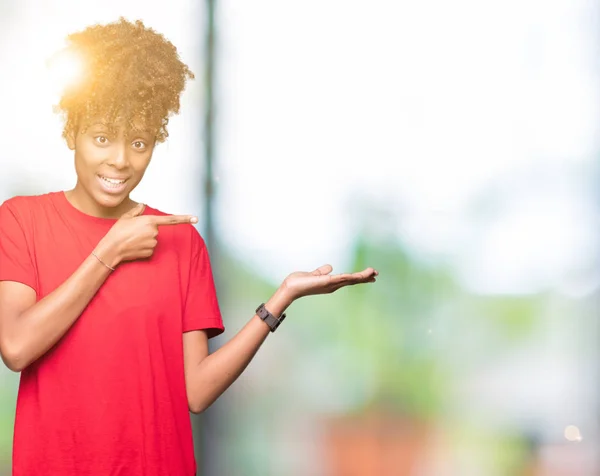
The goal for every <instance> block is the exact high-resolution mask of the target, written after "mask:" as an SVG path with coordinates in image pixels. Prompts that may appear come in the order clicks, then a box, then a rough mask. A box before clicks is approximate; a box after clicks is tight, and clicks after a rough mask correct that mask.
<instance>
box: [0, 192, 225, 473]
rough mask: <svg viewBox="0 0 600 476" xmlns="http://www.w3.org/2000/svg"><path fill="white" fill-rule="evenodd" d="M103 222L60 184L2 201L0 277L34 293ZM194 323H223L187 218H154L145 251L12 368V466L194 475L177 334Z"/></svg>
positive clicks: (41, 291)
mask: <svg viewBox="0 0 600 476" xmlns="http://www.w3.org/2000/svg"><path fill="white" fill-rule="evenodd" d="M144 214H145V215H164V213H162V212H160V211H158V210H155V209H153V208H150V207H146V209H145V211H144ZM114 223H115V220H111V219H103V218H95V217H91V216H88V215H86V214H84V213H82V212H80V211H79V210H77V209H76V208H75V207H73V206H72V205H71V204H70V203H69V201H68V200H67V199H66V196H65V194H64V193H63V192H56V193H50V194H46V195H40V196H34V197H16V198H12V199H10V200H7V201H6V202H4V204H3V205H2V206H1V207H0V230H1V233H0V281H18V282H21V283H24V284H26V285H27V286H30V287H31V288H33V289H34V290H35V291H36V293H37V299H38V300H40V299H42V298H44V297H45V296H47V295H48V294H49V293H51V292H52V291H53V290H54V289H56V288H57V287H58V286H59V285H60V284H61V283H63V282H64V281H65V280H66V279H67V278H68V277H69V276H70V275H71V274H72V273H73V272H74V271H75V270H76V269H77V267H79V265H80V264H81V263H82V262H83V261H84V260H85V259H86V257H88V256H89V255H90V253H91V251H92V250H93V249H94V248H95V246H96V245H97V243H98V242H99V241H100V239H101V238H102V237H103V236H104V235H105V234H106V233H107V232H108V230H109V229H110V227H111V226H112V225H113V224H114ZM198 329H206V330H208V332H209V335H210V336H211V337H213V336H215V335H218V334H220V333H221V332H223V330H224V328H223V322H222V319H221V314H220V311H219V305H218V302H217V297H216V293H215V287H214V282H213V276H212V272H211V267H210V261H209V256H208V253H207V249H206V246H205V244H204V241H203V239H202V238H201V236H200V235H199V234H198V232H197V231H196V229H195V228H194V227H193V226H191V225H175V226H164V227H160V230H159V237H158V245H157V247H156V249H155V252H154V255H153V256H152V258H150V259H148V260H139V261H133V262H126V263H123V264H121V265H120V266H119V267H118V268H117V269H116V271H114V272H113V273H112V274H111V275H110V276H109V277H108V279H107V280H106V282H105V283H104V284H103V285H102V287H101V288H100V290H99V291H98V293H97V294H96V296H95V297H94V298H93V299H92V301H91V302H90V303H89V305H88V306H87V308H86V309H85V311H84V312H83V313H82V314H81V316H80V317H79V319H77V321H76V322H75V323H74V324H73V326H72V327H71V329H69V331H68V332H67V333H66V334H65V336H64V337H63V338H62V339H61V340H60V341H59V342H58V343H57V345H56V346H54V347H53V348H52V349H51V350H50V351H49V352H47V353H46V354H45V355H44V356H43V357H41V358H40V359H39V360H38V361H36V362H34V363H33V364H31V365H30V366H29V367H27V368H26V369H25V370H24V371H23V372H22V373H21V382H20V386H19V394H18V399H17V411H16V420H15V433H14V448H13V475H15V476H31V475H37V474H44V475H47V476H55V475H61V476H62V475H77V476H84V475H94V476H95V475H98V476H116V475H123V476H125V475H126V476H137V475H144V476H155V475H156V476H166V475H169V476H192V475H194V474H196V463H195V460H194V450H193V440H192V428H191V422H190V415H189V410H188V402H187V396H186V389H185V377H184V367H183V342H182V339H183V338H182V334H183V333H184V332H187V331H192V330H198Z"/></svg>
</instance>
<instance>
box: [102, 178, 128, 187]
mask: <svg viewBox="0 0 600 476" xmlns="http://www.w3.org/2000/svg"><path fill="white" fill-rule="evenodd" d="M100 178H101V179H102V180H104V181H105V182H106V183H107V184H108V185H112V186H115V187H116V186H119V185H122V184H124V183H125V180H115V179H111V178H108V177H102V176H100Z"/></svg>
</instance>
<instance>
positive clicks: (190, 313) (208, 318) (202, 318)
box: [183, 228, 225, 338]
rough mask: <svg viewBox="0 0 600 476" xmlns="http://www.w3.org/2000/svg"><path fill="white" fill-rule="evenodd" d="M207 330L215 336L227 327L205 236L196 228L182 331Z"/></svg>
mask: <svg viewBox="0 0 600 476" xmlns="http://www.w3.org/2000/svg"><path fill="white" fill-rule="evenodd" d="M195 330H206V331H207V332H208V336H209V338H210V337H215V336H217V335H219V334H221V333H223V331H224V330H225V327H224V326H223V319H222V317H221V311H220V308H219V302H218V300H217V293H216V289H215V283H214V278H213V273H212V267H211V264H210V257H209V255H208V250H207V248H206V244H205V243H204V240H203V239H202V237H201V236H200V234H199V233H198V232H197V231H196V229H195V228H194V230H193V232H192V243H191V262H190V275H189V282H188V292H187V297H186V301H185V308H184V312H183V332H189V331H195Z"/></svg>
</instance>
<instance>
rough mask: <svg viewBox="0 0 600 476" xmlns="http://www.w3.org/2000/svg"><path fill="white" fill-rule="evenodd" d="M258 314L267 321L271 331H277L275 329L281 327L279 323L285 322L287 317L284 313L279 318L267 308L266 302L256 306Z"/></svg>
mask: <svg viewBox="0 0 600 476" xmlns="http://www.w3.org/2000/svg"><path fill="white" fill-rule="evenodd" d="M256 314H257V315H258V317H260V318H261V319H262V320H263V321H264V322H266V323H267V325H268V326H269V328H270V329H271V332H275V330H276V329H277V328H278V327H279V324H281V323H282V322H283V320H284V319H285V314H282V315H281V317H280V318H279V319H277V318H276V317H275V316H274V315H273V314H271V313H270V312H269V311H268V310H267V308H266V307H265V303H264V302H263V303H262V304H261V305H260V306H258V307H257V308H256Z"/></svg>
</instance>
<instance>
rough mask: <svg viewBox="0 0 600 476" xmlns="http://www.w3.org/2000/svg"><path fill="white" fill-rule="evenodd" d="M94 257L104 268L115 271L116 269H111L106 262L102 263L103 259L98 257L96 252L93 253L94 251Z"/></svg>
mask: <svg viewBox="0 0 600 476" xmlns="http://www.w3.org/2000/svg"><path fill="white" fill-rule="evenodd" d="M92 256H93V257H94V258H96V259H97V260H98V261H100V263H102V264H103V265H104V266H106V267H107V268H108V269H110V270H111V271H114V270H115V268H113V267H111V266H109V265H107V264H106V263H105V262H104V261H102V260H101V259H100V258H99V257H98V255H97V254H96V253H95V252H93V251H92Z"/></svg>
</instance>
